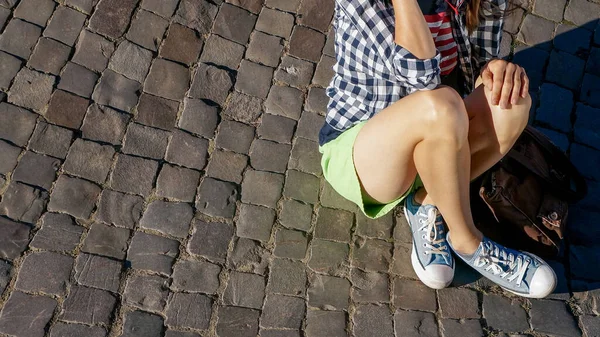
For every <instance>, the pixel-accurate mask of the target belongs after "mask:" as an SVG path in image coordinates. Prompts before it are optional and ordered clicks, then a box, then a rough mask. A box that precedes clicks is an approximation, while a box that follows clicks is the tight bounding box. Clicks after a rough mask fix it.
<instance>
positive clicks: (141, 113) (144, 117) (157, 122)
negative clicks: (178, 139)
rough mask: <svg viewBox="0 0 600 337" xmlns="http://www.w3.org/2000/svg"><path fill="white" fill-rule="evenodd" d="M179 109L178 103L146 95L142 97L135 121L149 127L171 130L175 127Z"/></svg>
mask: <svg viewBox="0 0 600 337" xmlns="http://www.w3.org/2000/svg"><path fill="white" fill-rule="evenodd" d="M178 109H179V103H178V102H175V101H171V100H168V99H164V98H161V97H157V96H153V95H148V94H146V93H144V94H142V96H141V97H140V103H139V104H138V107H137V114H136V116H135V119H136V121H138V122H139V123H141V124H144V125H147V126H152V127H156V128H159V129H163V130H171V129H173V127H175V124H176V121H177V112H178Z"/></svg>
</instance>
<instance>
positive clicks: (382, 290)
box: [350, 268, 390, 302]
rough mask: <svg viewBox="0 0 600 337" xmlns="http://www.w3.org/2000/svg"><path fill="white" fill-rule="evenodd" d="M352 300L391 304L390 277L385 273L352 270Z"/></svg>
mask: <svg viewBox="0 0 600 337" xmlns="http://www.w3.org/2000/svg"><path fill="white" fill-rule="evenodd" d="M350 281H351V282H352V287H353V288H352V299H353V300H355V301H357V302H389V301H390V294H389V290H388V289H389V283H390V282H389V277H388V275H386V274H383V273H375V272H364V271H362V270H360V269H356V268H354V269H352V272H351V277H350Z"/></svg>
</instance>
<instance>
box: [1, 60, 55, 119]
mask: <svg viewBox="0 0 600 337" xmlns="http://www.w3.org/2000/svg"><path fill="white" fill-rule="evenodd" d="M54 81H55V77H54V76H52V75H46V74H42V73H38V72H37V71H33V70H29V69H27V68H22V69H21V70H20V71H19V73H17V76H16V77H15V79H14V81H13V84H12V86H11V87H10V90H9V91H8V101H9V102H10V103H13V104H16V105H19V106H22V107H24V108H28V109H31V110H34V111H36V112H42V111H43V110H44V109H45V108H46V104H48V101H49V100H50V95H51V93H52V86H53V85H54Z"/></svg>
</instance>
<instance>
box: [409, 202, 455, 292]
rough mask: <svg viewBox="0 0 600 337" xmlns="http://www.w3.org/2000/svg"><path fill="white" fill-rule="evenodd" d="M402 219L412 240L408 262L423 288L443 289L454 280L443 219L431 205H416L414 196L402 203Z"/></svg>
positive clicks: (451, 259) (452, 264) (452, 261)
mask: <svg viewBox="0 0 600 337" xmlns="http://www.w3.org/2000/svg"><path fill="white" fill-rule="evenodd" d="M404 215H405V216H406V220H407V221H408V224H409V225H410V229H411V232H412V236H413V247H412V252H411V255H410V257H411V262H412V266H413V269H414V270H415V273H416V274H417V276H418V277H419V279H420V280H421V282H423V283H424V284H425V285H426V286H428V287H430V288H433V289H442V288H445V287H447V286H448V285H450V283H451V282H452V279H453V278H454V258H453V257H452V253H451V252H450V248H449V246H448V243H447V242H446V228H445V223H444V219H442V216H441V215H440V213H439V212H438V209H437V207H435V206H433V205H419V204H417V203H415V201H414V193H411V194H409V195H408V196H407V197H406V200H405V202H404Z"/></svg>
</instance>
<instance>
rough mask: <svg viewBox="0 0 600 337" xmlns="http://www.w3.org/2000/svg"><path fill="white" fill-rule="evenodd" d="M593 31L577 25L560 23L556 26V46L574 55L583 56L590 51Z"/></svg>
mask: <svg viewBox="0 0 600 337" xmlns="http://www.w3.org/2000/svg"><path fill="white" fill-rule="evenodd" d="M591 38H592V32H590V31H588V30H585V29H579V28H578V27H576V26H570V25H566V24H559V25H558V27H557V28H556V37H555V38H554V47H555V48H556V49H559V50H562V51H566V52H567V53H571V54H574V55H578V56H582V55H585V54H587V53H588V52H589V49H590V41H591Z"/></svg>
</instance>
